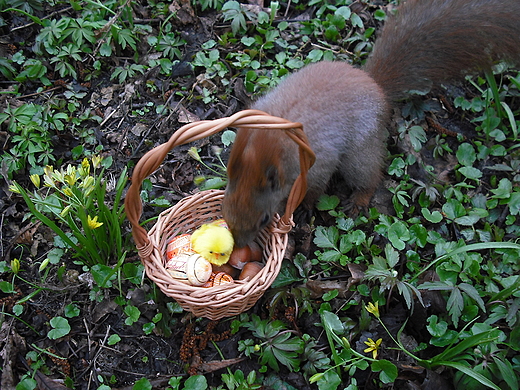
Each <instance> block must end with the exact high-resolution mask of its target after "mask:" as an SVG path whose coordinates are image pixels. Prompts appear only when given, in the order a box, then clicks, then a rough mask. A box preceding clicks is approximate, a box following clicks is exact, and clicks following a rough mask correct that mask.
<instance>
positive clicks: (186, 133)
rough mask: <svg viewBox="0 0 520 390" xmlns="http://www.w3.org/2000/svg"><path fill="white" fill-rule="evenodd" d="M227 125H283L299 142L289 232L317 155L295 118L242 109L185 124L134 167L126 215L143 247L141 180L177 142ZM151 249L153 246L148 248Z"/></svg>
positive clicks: (288, 212)
mask: <svg viewBox="0 0 520 390" xmlns="http://www.w3.org/2000/svg"><path fill="white" fill-rule="evenodd" d="M227 127H238V128H240V127H249V128H256V129H281V130H283V131H285V133H286V134H287V135H288V136H289V137H290V138H291V139H292V140H293V141H294V142H296V143H297V144H298V153H299V157H300V175H299V176H298V177H297V178H296V180H295V182H294V184H293V186H292V188H291V192H290V194H289V197H288V200H287V205H286V208H285V213H284V215H283V217H282V218H281V220H280V222H281V223H282V225H284V226H285V227H284V226H282V227H281V229H282V231H285V232H288V231H289V230H290V229H291V227H292V214H293V212H294V210H296V207H298V205H299V204H300V203H301V202H302V201H303V198H304V197H305V193H306V192H307V171H308V170H309V168H310V167H311V166H312V164H314V160H315V155H314V152H313V151H312V149H311V148H310V146H309V143H308V140H307V136H306V135H305V133H304V132H303V126H302V124H301V123H297V122H291V121H288V120H286V119H283V118H279V117H275V116H271V115H269V114H267V113H265V112H263V111H259V110H242V111H239V112H237V113H236V114H234V115H232V116H230V117H226V118H220V119H215V120H204V121H197V122H192V123H189V124H187V125H184V126H182V127H181V128H180V129H178V130H177V131H176V132H175V133H173V134H172V136H171V137H170V139H169V140H168V141H167V142H165V143H164V144H161V145H159V146H157V147H155V148H154V149H152V150H150V151H148V152H147V153H146V154H145V155H144V156H143V157H141V159H140V160H139V162H138V163H137V165H136V166H135V168H134V171H133V174H132V178H131V185H130V188H129V189H128V192H127V194H126V197H125V211H126V217H127V218H128V220H129V221H130V223H131V225H132V235H133V236H134V241H135V244H136V247H137V249H138V250H139V251H144V252H147V250H146V247H147V246H148V245H149V243H150V240H149V238H148V233H147V232H146V229H144V228H143V227H142V226H141V225H140V224H139V219H140V218H141V214H142V211H143V205H142V202H141V196H140V191H141V184H142V183H143V180H144V179H146V178H147V177H148V176H149V175H151V174H152V173H153V172H154V171H155V170H156V169H157V168H158V167H159V165H161V164H162V162H163V161H164V159H165V158H166V155H167V154H168V153H169V152H170V150H172V149H173V148H174V147H175V146H179V145H183V144H186V143H189V142H193V141H196V140H199V139H201V138H205V137H209V136H211V135H213V134H215V133H218V132H219V131H221V130H223V129H225V128H227ZM148 249H149V250H151V248H148Z"/></svg>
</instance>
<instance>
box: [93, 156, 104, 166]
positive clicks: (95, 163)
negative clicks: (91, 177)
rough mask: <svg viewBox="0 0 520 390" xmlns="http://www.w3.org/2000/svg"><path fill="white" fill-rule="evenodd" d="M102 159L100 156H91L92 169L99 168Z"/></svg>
mask: <svg viewBox="0 0 520 390" xmlns="http://www.w3.org/2000/svg"><path fill="white" fill-rule="evenodd" d="M102 160H103V157H101V156H92V166H93V167H94V169H96V168H99V166H100V165H101V161H102Z"/></svg>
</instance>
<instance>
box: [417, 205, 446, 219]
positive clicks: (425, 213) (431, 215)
mask: <svg viewBox="0 0 520 390" xmlns="http://www.w3.org/2000/svg"><path fill="white" fill-rule="evenodd" d="M421 213H422V215H423V217H424V218H425V219H426V220H427V221H428V222H431V223H439V222H440V221H442V214H441V213H440V212H439V211H437V210H435V211H433V212H430V210H428V209H427V208H424V207H423V208H422V209H421Z"/></svg>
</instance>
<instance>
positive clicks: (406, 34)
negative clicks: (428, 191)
mask: <svg viewBox="0 0 520 390" xmlns="http://www.w3.org/2000/svg"><path fill="white" fill-rule="evenodd" d="M502 59H503V60H510V61H514V62H518V61H519V60H520V0H408V1H407V2H406V3H405V4H404V5H402V6H401V7H400V8H399V9H398V10H397V14H396V16H394V17H391V18H389V20H388V21H387V22H386V24H385V27H384V28H383V31H382V33H381V35H380V37H379V38H378V39H377V41H376V43H375V46H374V50H373V52H372V55H371V57H370V58H369V59H368V60H367V63H366V65H365V67H364V69H363V70H361V69H356V68H354V67H352V66H351V65H349V64H347V63H344V62H319V63H315V64H311V65H308V66H306V67H304V68H303V69H301V70H299V71H298V72H296V73H294V74H292V75H290V76H288V77H287V78H286V79H285V80H283V81H282V82H281V83H280V84H279V85H278V87H276V88H275V89H273V90H272V91H270V92H269V93H267V94H266V95H265V96H263V97H261V98H260V99H259V100H258V101H257V102H256V103H255V104H254V105H253V107H252V108H255V109H259V110H262V111H265V112H267V113H269V114H271V115H275V116H279V117H282V118H285V119H288V120H290V121H294V122H301V123H302V124H303V129H304V131H305V132H306V134H307V137H308V139H309V143H310V145H311V147H312V148H313V150H314V152H315V153H316V162H315V164H314V166H313V167H312V168H311V169H310V170H309V174H308V192H307V196H306V199H305V201H304V202H305V203H306V204H307V205H308V206H312V204H313V202H314V201H315V200H316V199H317V197H318V196H319V195H320V194H321V193H322V192H323V191H324V189H325V188H326V185H327V183H328V181H329V179H330V178H331V176H332V174H333V173H334V172H335V171H340V172H341V174H342V175H343V177H344V178H345V180H346V182H347V183H348V184H349V185H350V186H351V187H352V189H353V194H352V204H353V206H355V207H358V208H359V207H366V206H368V203H369V201H370V199H371V197H372V195H373V193H374V191H375V189H376V188H377V186H378V184H379V182H380V180H381V167H382V164H383V156H384V154H385V123H386V121H387V120H388V119H389V107H390V104H391V102H392V101H394V100H396V99H399V98H401V97H403V96H406V94H407V92H408V91H413V90H427V89H428V88H430V87H431V85H433V84H438V83H441V82H446V81H450V80H453V79H456V78H460V77H461V76H462V75H463V74H464V73H467V72H470V71H473V70H476V69H488V68H489V67H490V66H491V65H492V64H493V63H494V62H495V61H497V60H502ZM298 174H299V163H298V152H297V149H296V146H295V144H294V143H293V142H292V141H291V140H290V139H289V138H288V137H287V136H286V135H285V134H284V133H283V132H281V131H280V132H278V131H271V130H269V131H266V130H254V129H241V130H239V131H238V134H237V137H236V140H235V144H234V145H233V149H232V151H231V155H230V158H229V162H228V178H229V184H228V187H227V189H226V194H225V197H224V201H223V214H224V218H225V219H226V221H227V223H228V224H229V226H230V228H231V231H232V232H233V235H234V238H235V242H236V243H237V245H239V246H243V245H246V244H247V243H248V242H250V241H251V240H252V239H254V237H255V236H256V234H257V233H258V231H259V230H260V229H261V228H262V227H264V226H265V225H266V224H267V223H268V222H269V221H270V219H271V217H272V215H273V214H274V213H275V212H276V211H279V210H280V205H281V204H283V202H284V200H285V199H286V198H287V195H288V193H289V190H290V188H291V186H292V184H293V182H294V180H295V178H296V176H297V175H298Z"/></svg>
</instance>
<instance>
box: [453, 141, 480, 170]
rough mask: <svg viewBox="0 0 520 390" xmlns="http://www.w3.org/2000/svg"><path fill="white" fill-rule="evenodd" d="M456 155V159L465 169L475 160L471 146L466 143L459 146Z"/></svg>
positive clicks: (475, 156)
mask: <svg viewBox="0 0 520 390" xmlns="http://www.w3.org/2000/svg"><path fill="white" fill-rule="evenodd" d="M456 155H457V159H458V160H459V163H460V164H462V165H464V166H466V167H470V166H472V165H473V163H474V162H475V160H476V159H477V155H476V153H475V149H474V148H473V145H471V144H468V143H467V142H465V143H463V144H461V145H460V146H459V148H458V149H457V153H456Z"/></svg>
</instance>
